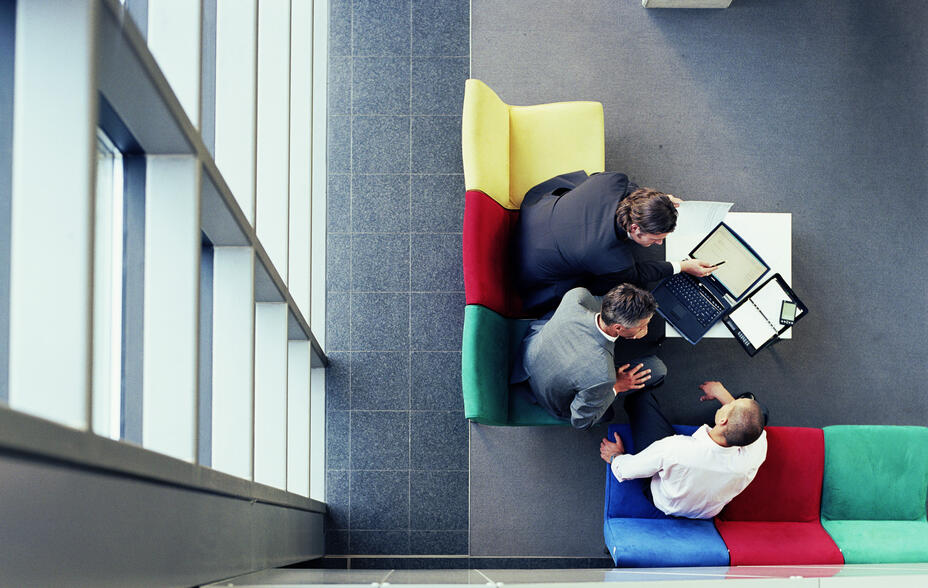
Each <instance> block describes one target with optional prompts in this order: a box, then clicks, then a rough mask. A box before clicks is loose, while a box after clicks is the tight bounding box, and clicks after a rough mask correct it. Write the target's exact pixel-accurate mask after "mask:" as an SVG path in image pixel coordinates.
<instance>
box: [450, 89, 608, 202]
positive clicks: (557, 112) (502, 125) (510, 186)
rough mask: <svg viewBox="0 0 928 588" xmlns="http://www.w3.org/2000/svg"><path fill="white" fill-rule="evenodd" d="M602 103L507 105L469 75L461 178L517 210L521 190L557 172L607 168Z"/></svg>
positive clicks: (463, 127) (465, 98) (472, 187)
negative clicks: (462, 173) (462, 175)
mask: <svg viewBox="0 0 928 588" xmlns="http://www.w3.org/2000/svg"><path fill="white" fill-rule="evenodd" d="M603 128H604V127H603V105H602V104H601V103H600V102H580V101H578V102H556V103H552V104H538V105H534V106H510V105H508V104H506V103H505V102H503V101H502V100H500V98H499V96H497V95H496V93H495V92H493V90H491V89H490V87H489V86H487V85H486V84H484V83H483V82H481V81H480V80H475V79H470V80H467V83H466V86H465V91H464V116H463V120H462V155H463V158H464V183H465V187H466V189H467V190H480V191H481V192H483V193H485V194H487V195H488V196H490V197H491V198H493V199H494V200H496V201H497V202H499V203H500V204H501V205H502V206H504V207H506V208H509V209H517V208H519V206H520V205H521V204H522V197H523V196H525V193H526V192H527V191H528V190H529V189H530V188H532V187H533V186H535V185H536V184H539V183H540V182H543V181H545V180H547V179H549V178H553V177H554V176H556V175H559V174H563V173H567V172H572V171H577V170H580V169H582V170H584V171H586V172H587V173H588V174H592V173H594V172H601V171H603V170H604V169H605V157H606V156H605V137H604V133H603Z"/></svg>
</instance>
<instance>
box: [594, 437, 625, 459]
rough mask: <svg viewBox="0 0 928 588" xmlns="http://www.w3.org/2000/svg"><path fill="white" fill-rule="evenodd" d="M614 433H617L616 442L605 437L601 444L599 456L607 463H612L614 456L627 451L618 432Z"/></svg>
mask: <svg viewBox="0 0 928 588" xmlns="http://www.w3.org/2000/svg"><path fill="white" fill-rule="evenodd" d="M613 434H614V435H615V443H612V442H610V441H609V440H608V439H603V442H602V443H600V444H599V456H600V457H601V458H603V461H605V462H606V463H612V458H613V456H616V455H622V454H623V453H625V446H624V445H622V439H621V437H619V434H618V433H613Z"/></svg>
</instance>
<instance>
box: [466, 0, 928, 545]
mask: <svg viewBox="0 0 928 588" xmlns="http://www.w3.org/2000/svg"><path fill="white" fill-rule="evenodd" d="M926 25H928V3H925V2H923V1H921V0H899V1H893V2H890V1H855V2H846V1H845V0H735V1H734V3H733V4H732V7H731V8H729V9H727V10H721V11H717V10H710V11H696V10H645V9H643V8H642V7H641V6H640V3H639V2H637V1H635V0H589V1H580V0H574V1H572V2H570V3H564V2H559V1H553V0H552V1H550V2H538V1H534V0H532V1H530V0H510V1H507V2H497V1H495V0H473V1H472V33H471V34H472V43H471V52H472V55H471V66H472V67H471V76H472V77H475V78H479V79H481V80H483V81H485V82H486V83H488V84H489V85H490V87H492V88H493V89H494V90H496V91H497V93H498V94H499V95H500V97H501V98H502V99H503V100H505V101H506V102H509V103H511V104H534V103H543V102H552V101H558V100H599V101H601V102H603V104H604V108H605V117H606V118H605V120H606V168H607V169H609V170H616V171H623V172H626V173H628V174H629V176H631V177H632V178H633V179H634V180H635V181H637V182H638V183H639V184H642V185H648V186H653V187H656V188H658V189H662V190H665V191H668V192H672V193H674V194H676V195H678V196H680V197H682V198H690V199H715V200H727V201H733V202H734V203H735V207H734V210H738V211H778V212H791V213H792V214H793V235H792V238H793V280H792V284H793V287H794V289H795V290H796V292H797V293H798V294H799V296H800V297H801V298H802V299H803V300H804V301H805V302H806V303H807V304H808V305H809V307H810V310H811V312H810V314H809V315H808V317H806V318H805V319H803V320H802V322H801V323H799V324H798V325H797V327H796V329H795V332H794V334H793V339H792V340H791V341H784V342H782V343H780V344H778V345H777V346H775V347H773V348H772V349H771V350H768V351H764V352H762V353H761V354H759V355H758V356H757V357H755V358H753V359H752V358H749V357H748V356H747V354H746V353H744V352H743V351H742V350H741V348H740V347H739V346H738V345H737V344H736V343H735V342H733V341H731V340H727V341H722V340H716V341H704V342H701V343H700V344H699V345H697V346H695V347H693V346H690V345H689V344H687V343H685V342H681V341H679V340H676V341H668V342H666V343H665V344H664V349H663V353H662V357H663V358H664V360H665V362H666V363H667V365H668V367H669V369H670V374H669V376H668V379H667V384H666V385H665V386H664V388H663V389H662V391H661V399H662V402H663V403H664V405H665V407H666V408H667V411H668V413H669V415H670V416H671V418H672V419H673V420H675V421H677V422H681V423H682V422H697V421H699V420H701V419H703V418H705V417H706V416H707V415H710V414H711V408H710V407H707V406H703V405H700V404H699V402H698V401H697V397H698V393H697V390H696V386H697V385H698V384H699V383H700V382H701V381H703V380H705V379H721V380H722V381H723V382H725V384H726V385H727V386H728V387H729V389H731V390H732V391H737V392H740V391H744V390H751V391H753V392H755V393H756V394H757V395H758V396H759V397H761V398H762V399H763V400H764V401H765V402H766V403H767V404H768V406H769V408H770V412H771V424H775V425H796V426H825V425H831V424H844V423H850V424H860V423H871V424H919V425H924V424H926V423H928V394H926V381H928V354H926V351H925V350H926V347H928V312H926V306H928V286H926V284H928V281H926V279H925V268H926V262H928V230H926V223H928V198H926V196H928V194H926V192H928V188H926V186H928V128H926V114H928V37H926V36H925V35H924V34H923V31H924V30H925V27H926ZM478 431H479V434H477V432H478ZM570 433H573V436H571V435H570ZM585 435H586V434H584V433H580V432H573V431H552V430H548V429H539V430H535V431H524V430H506V429H493V428H489V427H474V426H471V442H470V450H471V497H470V504H471V514H470V528H471V553H481V554H499V555H510V552H511V551H513V550H516V551H518V552H519V553H520V554H532V555H542V554H546V553H550V552H549V551H547V550H548V549H549V548H550V547H551V546H553V545H560V548H559V554H560V555H567V554H568V553H577V554H579V553H581V552H582V553H583V554H584V555H588V556H597V555H600V554H601V550H600V549H599V547H598V546H599V545H600V544H601V540H602V531H601V527H600V526H599V524H596V525H594V524H593V523H594V521H595V519H597V517H601V510H602V499H601V497H600V498H598V499H596V500H594V499H593V498H592V497H595V496H598V495H601V492H602V484H603V479H602V478H603V468H602V467H600V466H599V464H595V467H594V464H593V463H592V462H593V461H595V460H594V459H593V458H591V457H590V456H589V454H590V452H591V451H592V452H593V453H595V443H592V442H591V441H590V442H587V440H586V437H585ZM587 445H590V446H591V447H587ZM507 447H509V448H510V451H509V452H506V451H505V449H504V448H507ZM526 455H529V456H534V458H533V459H532V460H530V461H528V462H526V461H525V456H526ZM542 455H543V456H544V460H543V467H542V466H536V465H535V463H534V461H535V460H537V459H540V456H542ZM594 457H595V456H594ZM507 471H508V472H513V473H514V474H513V475H505V474H506V472H507ZM559 472H563V473H564V475H558V473H559ZM555 480H557V482H555ZM526 488H530V489H531V493H528V492H526V491H525V489H526ZM519 497H524V499H520V498H519ZM570 497H576V499H575V500H573V501H571V500H570ZM531 500H535V501H536V502H534V503H532V502H531ZM501 501H502V502H501ZM501 504H502V505H505V506H506V508H505V509H503V508H501V506H500V505H501ZM558 507H560V510H559V508H558ZM567 513H569V516H568V514H567ZM515 514H518V515H519V516H520V517H521V520H520V524H518V525H510V526H506V525H501V524H498V521H499V520H500V519H501V517H504V516H515ZM565 519H570V520H573V521H578V522H579V521H583V523H582V524H580V523H578V524H575V525H568V524H566V523H565Z"/></svg>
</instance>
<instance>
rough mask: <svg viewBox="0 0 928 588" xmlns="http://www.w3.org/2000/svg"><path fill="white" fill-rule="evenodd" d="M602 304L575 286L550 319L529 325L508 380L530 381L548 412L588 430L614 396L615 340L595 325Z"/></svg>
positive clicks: (532, 389) (536, 397) (515, 382)
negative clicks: (606, 335) (611, 339)
mask: <svg viewBox="0 0 928 588" xmlns="http://www.w3.org/2000/svg"><path fill="white" fill-rule="evenodd" d="M601 306H602V302H601V301H600V300H598V299H596V298H594V297H593V296H592V295H591V294H590V293H589V291H587V290H585V289H583V288H575V289H573V290H571V291H570V292H568V293H567V294H565V295H564V299H563V300H562V301H561V303H560V305H558V307H557V310H556V311H555V312H554V314H553V315H552V316H551V318H550V319H543V320H537V321H534V322H533V323H532V326H531V327H530V328H529V330H528V332H527V333H526V334H525V337H524V338H523V339H522V345H521V348H520V350H519V354H518V356H517V357H516V358H515V361H514V362H513V366H512V371H511V373H510V379H509V381H510V383H512V384H518V383H521V382H525V381H528V384H529V386H530V388H531V391H532V395H533V396H534V397H535V400H536V401H537V402H538V404H539V405H541V406H542V407H543V408H544V409H545V410H547V411H548V412H549V413H551V414H553V415H554V416H556V417H558V418H562V419H565V420H568V419H569V420H570V424H571V425H573V426H574V427H577V428H578V429H588V428H590V427H591V426H593V424H594V423H595V422H596V421H597V420H599V419H600V418H601V417H602V416H603V414H605V412H606V410H607V409H608V408H609V406H610V405H611V404H612V401H613V400H615V392H613V391H612V388H613V386H615V359H614V357H613V353H614V349H615V343H613V342H612V341H610V340H608V339H606V337H605V336H604V335H603V334H602V332H600V330H599V329H598V328H597V327H596V313H598V312H599V310H600V307H601Z"/></svg>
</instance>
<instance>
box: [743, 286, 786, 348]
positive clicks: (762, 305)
mask: <svg viewBox="0 0 928 588" xmlns="http://www.w3.org/2000/svg"><path fill="white" fill-rule="evenodd" d="M784 300H793V297H792V296H790V295H789V294H788V293H787V292H786V291H785V290H783V288H782V287H781V286H780V284H779V282H777V280H769V281H768V282H767V283H766V284H764V285H763V286H762V287H761V288H760V289H758V290H757V291H756V292H754V293H753V294H751V296H750V297H749V298H748V300H747V301H745V302H744V303H742V304H740V305H739V306H738V308H736V309H735V310H733V311H732V312H731V314H729V315H728V318H729V319H731V320H732V321H733V322H734V323H735V324H736V325H737V327H738V329H739V330H740V331H741V332H742V333H743V334H744V336H745V337H747V339H748V341H749V342H750V343H751V345H753V346H754V348H755V349H759V348H760V346H761V345H763V344H764V343H766V342H767V340H768V339H770V338H772V337H774V336H775V335H777V334H778V333H779V331H780V329H781V328H782V327H781V326H780V305H781V304H782V303H783V301H784ZM802 313H803V310H802V308H801V307H800V308H797V309H796V319H797V320H798V319H799V316H801V315H802Z"/></svg>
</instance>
